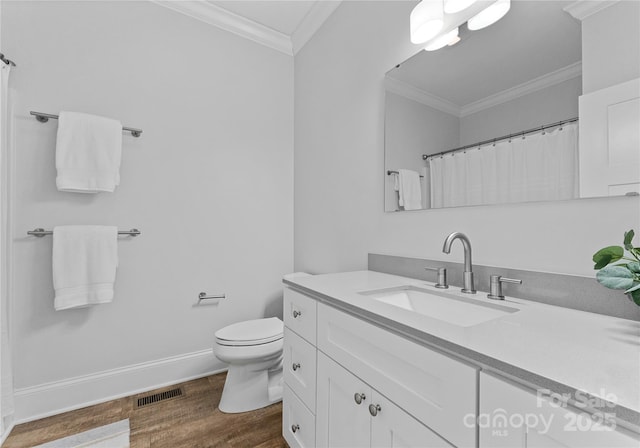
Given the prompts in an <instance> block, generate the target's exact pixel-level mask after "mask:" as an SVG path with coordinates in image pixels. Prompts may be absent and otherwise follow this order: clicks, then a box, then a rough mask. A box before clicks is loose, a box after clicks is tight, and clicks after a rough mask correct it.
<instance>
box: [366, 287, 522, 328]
mask: <svg viewBox="0 0 640 448" xmlns="http://www.w3.org/2000/svg"><path fill="white" fill-rule="evenodd" d="M359 294H361V295H364V296H368V297H371V298H372V299H373V300H377V301H378V302H382V303H388V304H389V305H393V306H396V307H398V308H402V309H405V310H408V311H412V312H414V313H418V314H422V315H425V316H428V317H431V318H433V319H438V320H442V321H445V322H448V323H450V324H454V325H458V326H460V327H471V326H473V325H478V324H481V323H483V322H488V321H490V320H493V319H498V318H500V317H504V316H507V315H509V314H512V313H516V312H518V309H517V308H512V307H509V306H504V305H498V304H494V303H484V302H481V301H480V300H478V299H471V298H470V299H467V298H464V297H459V296H455V295H453V294H447V293H444V292H440V291H434V290H430V289H426V288H420V287H417V286H412V285H405V286H397V287H393V288H385V289H375V290H370V291H361V292H359Z"/></svg>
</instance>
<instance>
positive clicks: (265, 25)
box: [150, 0, 342, 55]
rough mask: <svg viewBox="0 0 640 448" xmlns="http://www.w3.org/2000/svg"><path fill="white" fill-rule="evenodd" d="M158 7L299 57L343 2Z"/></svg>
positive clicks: (283, 0)
mask: <svg viewBox="0 0 640 448" xmlns="http://www.w3.org/2000/svg"><path fill="white" fill-rule="evenodd" d="M150 1H152V2H154V3H156V4H158V5H161V6H164V7H166V8H169V9H172V10H174V11H176V12H179V13H182V14H185V15H187V16H190V17H193V18H194V19H197V20H200V21H203V22H205V23H208V24H210V25H213V26H216V27H218V28H222V29H224V30H226V31H229V32H232V33H235V34H238V35H240V36H242V37H245V38H247V39H251V40H253V41H255V42H257V43H259V44H262V45H266V46H268V47H271V48H274V49H276V50H278V51H281V52H283V53H285V54H289V55H294V54H296V53H297V52H298V51H299V50H300V49H301V48H302V47H303V46H304V45H305V44H306V43H307V42H308V41H309V39H310V38H311V36H313V34H314V33H315V32H316V31H317V30H318V29H319V28H320V27H321V26H322V24H323V23H324V22H325V20H327V18H329V16H330V15H331V14H332V13H333V11H335V9H336V8H337V7H338V6H339V5H340V2H341V1H342V0H150Z"/></svg>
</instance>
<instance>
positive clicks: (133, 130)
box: [29, 111, 142, 137]
mask: <svg viewBox="0 0 640 448" xmlns="http://www.w3.org/2000/svg"><path fill="white" fill-rule="evenodd" d="M29 113H30V114H31V115H33V116H34V117H36V120H38V121H39V122H40V123H46V122H47V121H49V118H53V119H54V120H57V119H58V116H57V115H53V114H45V113H44V112H34V111H31V112H29ZM122 130H123V131H126V132H131V135H133V136H134V137H140V134H142V129H136V128H128V127H126V126H122Z"/></svg>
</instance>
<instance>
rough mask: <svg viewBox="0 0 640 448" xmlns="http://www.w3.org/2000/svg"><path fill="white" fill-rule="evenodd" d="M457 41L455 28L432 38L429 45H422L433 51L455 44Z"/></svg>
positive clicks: (458, 37)
mask: <svg viewBox="0 0 640 448" xmlns="http://www.w3.org/2000/svg"><path fill="white" fill-rule="evenodd" d="M458 42H460V36H458V28H455V29H453V30H451V31H449V32H448V33H447V34H443V35H442V36H440V37H438V38H437V39H434V40H433V41H432V42H430V43H429V45H427V46H426V47H424V49H425V50H427V51H435V50H439V49H441V48H442V47H445V46H447V45H455V44H457V43H458Z"/></svg>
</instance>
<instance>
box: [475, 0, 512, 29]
mask: <svg viewBox="0 0 640 448" xmlns="http://www.w3.org/2000/svg"><path fill="white" fill-rule="evenodd" d="M510 8H511V0H497V1H496V2H494V3H492V4H491V5H489V6H488V7H487V8H486V9H484V10H482V11H481V12H479V13H478V14H476V15H475V16H473V17H472V18H470V19H469V21H468V22H467V27H468V28H469V29H470V30H472V31H476V30H481V29H482V28H485V27H488V26H489V25H493V24H494V23H496V22H497V21H498V20H500V19H501V18H502V17H504V15H505V14H506V13H507V12H508V11H509V9H510Z"/></svg>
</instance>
